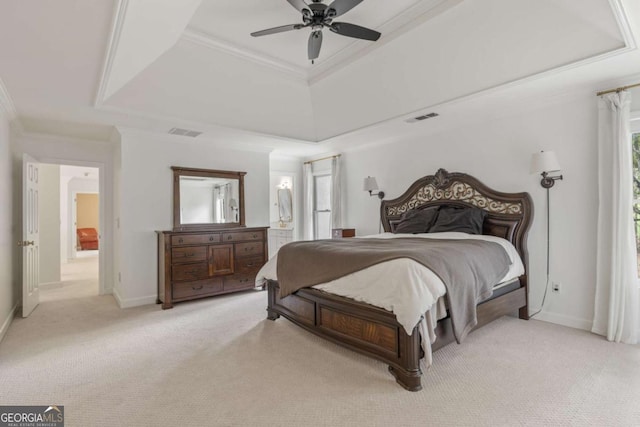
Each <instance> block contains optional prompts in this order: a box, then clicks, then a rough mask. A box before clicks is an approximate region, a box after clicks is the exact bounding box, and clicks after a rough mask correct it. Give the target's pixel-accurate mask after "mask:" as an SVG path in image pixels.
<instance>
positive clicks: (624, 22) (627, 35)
mask: <svg viewBox="0 0 640 427" xmlns="http://www.w3.org/2000/svg"><path fill="white" fill-rule="evenodd" d="M609 6H610V7H611V11H612V12H613V16H614V17H615V19H616V22H617V23H618V29H619V30H620V33H621V34H622V39H623V40H624V44H625V45H626V46H627V48H629V49H630V50H633V49H636V48H637V47H638V45H637V43H636V39H635V37H634V36H633V31H632V29H631V24H630V23H629V18H627V13H626V12H625V10H624V6H623V5H622V1H621V0H609Z"/></svg>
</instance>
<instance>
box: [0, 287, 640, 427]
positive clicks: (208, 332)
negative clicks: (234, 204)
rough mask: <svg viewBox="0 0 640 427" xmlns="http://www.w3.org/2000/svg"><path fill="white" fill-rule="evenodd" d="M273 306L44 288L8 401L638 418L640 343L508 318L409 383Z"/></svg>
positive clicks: (184, 418)
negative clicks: (127, 304) (127, 299)
mask: <svg viewBox="0 0 640 427" xmlns="http://www.w3.org/2000/svg"><path fill="white" fill-rule="evenodd" d="M265 306H266V293H265V292H259V291H249V292H245V293H240V294H234V295H227V296H221V297H215V298H209V299H206V300H201V301H196V302H191V303H183V304H176V306H175V308H174V309H172V310H166V311H162V310H160V308H159V306H155V305H153V306H145V307H139V308H134V309H128V310H120V309H118V308H117V306H116V304H115V302H114V300H113V298H112V297H110V296H81V297H76V298H73V299H69V298H50V299H47V298H46V297H45V298H44V302H43V303H42V304H41V305H40V306H39V307H38V308H37V309H36V310H35V311H34V313H33V314H32V315H31V316H30V317H29V318H27V319H21V318H17V319H15V320H14V322H13V324H12V325H11V327H10V328H9V331H8V333H7V335H6V337H5V339H4V341H3V342H2V343H0V404H3V405H7V404H15V405H29V404H38V405H50V404H59V405H64V406H65V415H66V425H67V426H113V425H117V426H164V425H166V426H296V427H297V426H316V425H317V426H321V425H326V426H426V425H434V426H514V425H519V426H638V425H640V405H639V402H638V401H639V399H640V347H639V346H628V345H619V344H612V343H609V342H607V341H605V340H603V339H602V338H600V337H598V336H594V335H592V334H590V333H587V332H584V331H579V330H574V329H569V328H564V327H560V326H556V325H552V324H549V323H544V322H540V321H535V320H532V321H528V322H526V321H521V320H518V319H515V318H510V317H505V318H502V319H500V320H498V321H496V322H493V323H492V324H490V325H488V326H486V327H484V328H482V329H480V330H479V331H477V332H474V333H473V334H471V335H470V336H469V337H468V338H467V340H466V341H465V342H464V343H463V344H462V345H456V344H452V345H450V346H448V347H445V348H444V349H442V350H440V351H438V352H437V353H435V355H434V365H433V367H432V368H431V369H430V370H429V371H428V372H427V373H426V374H425V375H424V379H423V384H424V389H423V390H422V391H420V392H418V393H411V392H407V391H405V390H403V389H402V388H400V387H399V386H398V385H397V384H396V383H395V382H394V380H393V378H392V376H391V375H390V374H389V373H388V372H387V367H386V366H385V365H383V364H382V363H379V362H377V361H374V360H371V359H368V358H366V357H363V356H359V355H357V354H355V353H353V352H351V351H348V350H346V349H343V348H340V347H338V346H336V345H334V344H331V343H328V342H326V341H324V340H322V339H320V338H317V337H315V336H313V335H311V334H309V333H307V332H305V331H303V330H301V329H300V328H298V327H296V326H295V325H293V324H291V323H290V322H288V321H287V320H286V319H283V318H281V319H279V320H277V321H275V322H272V321H269V320H266V319H265V315H266V313H265Z"/></svg>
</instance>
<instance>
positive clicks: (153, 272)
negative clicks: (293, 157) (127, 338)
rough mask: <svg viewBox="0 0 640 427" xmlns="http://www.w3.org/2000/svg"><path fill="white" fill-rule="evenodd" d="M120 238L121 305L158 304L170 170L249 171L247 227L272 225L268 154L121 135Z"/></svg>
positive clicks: (153, 136) (175, 139)
mask: <svg viewBox="0 0 640 427" xmlns="http://www.w3.org/2000/svg"><path fill="white" fill-rule="evenodd" d="M120 150H121V158H120V163H121V170H120V174H119V176H120V183H119V186H120V189H121V199H120V200H119V204H120V217H119V219H120V230H119V233H120V236H119V237H118V238H119V245H120V247H119V250H118V254H117V255H118V257H119V259H118V261H117V263H119V266H120V270H119V273H120V277H121V279H120V280H121V282H120V283H119V284H118V285H117V286H116V291H115V295H116V298H118V302H119V304H120V305H121V306H122V307H129V306H134V305H141V304H150V303H153V302H155V300H156V297H157V277H158V272H157V270H158V266H157V257H158V249H157V237H156V234H155V231H156V230H171V229H172V227H173V221H172V211H173V183H172V178H173V172H172V171H171V169H170V167H171V166H183V167H194V168H205V169H218V170H231V171H244V172H247V175H246V176H245V181H244V183H245V184H244V187H245V210H246V211H245V218H246V225H247V226H248V227H251V226H268V225H269V154H268V153H267V152H264V153H260V152H248V151H239V150H234V149H233V148H231V147H225V142H224V141H215V140H200V139H188V138H182V137H173V136H171V135H159V134H150V133H144V132H134V131H129V130H123V131H121V144H120Z"/></svg>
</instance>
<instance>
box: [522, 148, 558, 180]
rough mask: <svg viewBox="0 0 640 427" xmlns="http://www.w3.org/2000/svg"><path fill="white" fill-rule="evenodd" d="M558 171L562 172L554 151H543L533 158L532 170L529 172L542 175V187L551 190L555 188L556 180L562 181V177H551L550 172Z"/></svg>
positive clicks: (535, 154)
mask: <svg viewBox="0 0 640 427" xmlns="http://www.w3.org/2000/svg"><path fill="white" fill-rule="evenodd" d="M558 171H560V164H559V163H558V159H557V158H556V153H554V152H553V151H541V152H539V153H534V154H533V155H532V156H531V170H530V171H529V172H530V173H539V174H540V175H542V180H541V181H540V185H542V186H543V187H544V188H546V189H549V188H551V187H553V184H555V182H556V180H559V179H560V180H561V179H562V175H556V176H549V173H550V172H558Z"/></svg>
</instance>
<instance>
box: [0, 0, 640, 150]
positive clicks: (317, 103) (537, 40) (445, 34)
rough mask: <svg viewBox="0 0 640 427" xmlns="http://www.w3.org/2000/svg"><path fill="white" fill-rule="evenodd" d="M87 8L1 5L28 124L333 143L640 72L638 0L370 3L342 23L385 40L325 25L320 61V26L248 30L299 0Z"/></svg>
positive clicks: (145, 1)
mask: <svg viewBox="0 0 640 427" xmlns="http://www.w3.org/2000/svg"><path fill="white" fill-rule="evenodd" d="M90 3H91V4H90V5H89V4H88V3H86V4H85V2H78V1H75V0H58V1H56V2H49V1H46V0H37V1H30V2H3V3H2V4H1V5H0V89H3V88H2V83H3V84H4V89H3V90H2V91H0V94H1V93H2V92H6V93H8V94H10V98H11V99H12V102H9V104H12V107H11V108H15V112H16V114H17V116H18V117H21V118H22V119H23V122H24V123H23V125H24V127H25V128H27V130H33V131H37V132H46V130H47V129H50V130H51V132H54V131H55V132H58V133H60V132H62V130H61V129H63V128H69V129H71V128H72V127H73V124H74V123H76V124H78V126H79V127H82V129H81V130H82V132H80V133H81V134H82V135H89V134H91V130H90V125H91V124H96V125H97V126H96V132H95V135H96V137H97V136H99V135H105V134H107V133H108V132H107V130H106V129H105V126H126V127H134V128H140V129H148V130H155V131H167V130H169V129H170V128H172V127H175V126H179V127H185V128H191V129H194V130H198V131H204V134H203V135H201V136H200V137H198V138H202V139H206V138H208V137H212V138H215V137H216V135H219V134H220V132H221V130H222V129H238V130H241V131H243V132H241V133H240V134H239V135H242V137H241V138H239V139H241V140H246V141H249V140H252V139H255V141H259V144H269V141H271V142H272V143H273V144H274V146H275V145H277V144H278V143H281V142H283V141H285V142H287V143H291V142H297V143H299V142H324V141H334V140H336V138H337V137H339V136H341V135H342V136H344V135H357V134H358V132H360V131H359V130H361V129H367V128H370V127H372V126H375V127H376V129H378V128H379V127H380V125H381V124H384V123H395V122H396V121H397V122H404V119H406V118H407V117H410V116H412V115H417V114H419V113H421V112H428V111H430V109H432V108H436V107H438V106H442V105H445V104H446V105H450V104H451V103H452V102H453V101H456V100H457V101H460V100H464V99H467V98H469V97H474V98H476V97H478V96H482V94H485V93H492V92H494V91H496V90H499V89H503V88H514V87H516V86H519V87H523V88H528V89H527V90H528V92H526V93H528V96H531V95H532V94H537V93H543V92H545V91H548V90H549V88H551V87H556V88H557V87H558V86H559V85H558V82H563V84H564V86H565V87H570V86H571V85H574V84H575V85H577V84H583V85H584V84H589V83H592V84H597V83H598V82H602V81H607V80H609V81H613V80H615V79H619V78H623V77H625V76H630V75H632V74H635V73H640V56H639V55H638V50H637V49H636V46H635V37H634V35H636V34H638V33H639V32H640V31H639V30H638V29H639V28H640V22H638V21H639V20H640V18H639V17H640V6H639V5H638V3H640V2H637V0H536V1H531V0H485V1H482V2H478V1H473V0H464V1H463V0H398V1H393V2H390V1H386V0H365V1H363V2H362V3H361V4H360V5H358V6H357V7H356V8H354V9H353V10H351V11H349V12H348V13H347V14H345V15H344V16H342V17H341V18H340V20H342V21H345V22H352V23H355V24H358V25H362V26H365V27H370V28H373V29H376V30H378V31H381V32H382V33H383V37H382V38H381V39H380V40H379V41H378V42H376V43H371V42H366V41H358V40H354V39H349V38H346V37H341V36H338V35H335V34H333V33H330V32H329V31H326V30H325V31H324V32H325V33H326V34H325V41H324V44H323V48H322V52H321V56H320V58H319V60H318V61H317V62H316V64H314V65H311V64H310V63H309V61H308V60H307V59H306V40H307V37H308V30H307V29H302V30H298V31H292V32H289V33H282V34H276V35H271V36H265V37H260V38H253V37H251V36H250V35H249V33H250V32H252V31H256V30H260V29H265V28H268V27H273V26H278V25H284V24H289V23H296V22H298V20H299V19H300V14H299V13H298V12H297V11H296V10H295V9H294V8H293V7H291V6H290V5H289V4H288V3H287V1H286V0H243V1H237V0H190V1H188V2H170V3H167V4H166V5H165V6H164V7H157V3H156V2H155V1H153V0H139V1H136V2H132V1H130V0H117V1H113V0H96V1H92V2H90ZM194 11H195V12H194ZM0 98H2V95H0ZM4 98H5V103H6V98H7V96H5V97H4ZM500 98H505V97H504V96H503V97H500ZM507 98H508V97H507ZM424 125H425V124H420V125H419V126H424ZM391 128H393V126H392V127H390V128H389V129H391ZM225 132H227V131H226V130H225ZM227 133H228V132H227ZM76 134H78V132H76ZM374 134H375V133H374ZM290 145H291V144H289V146H290Z"/></svg>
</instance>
